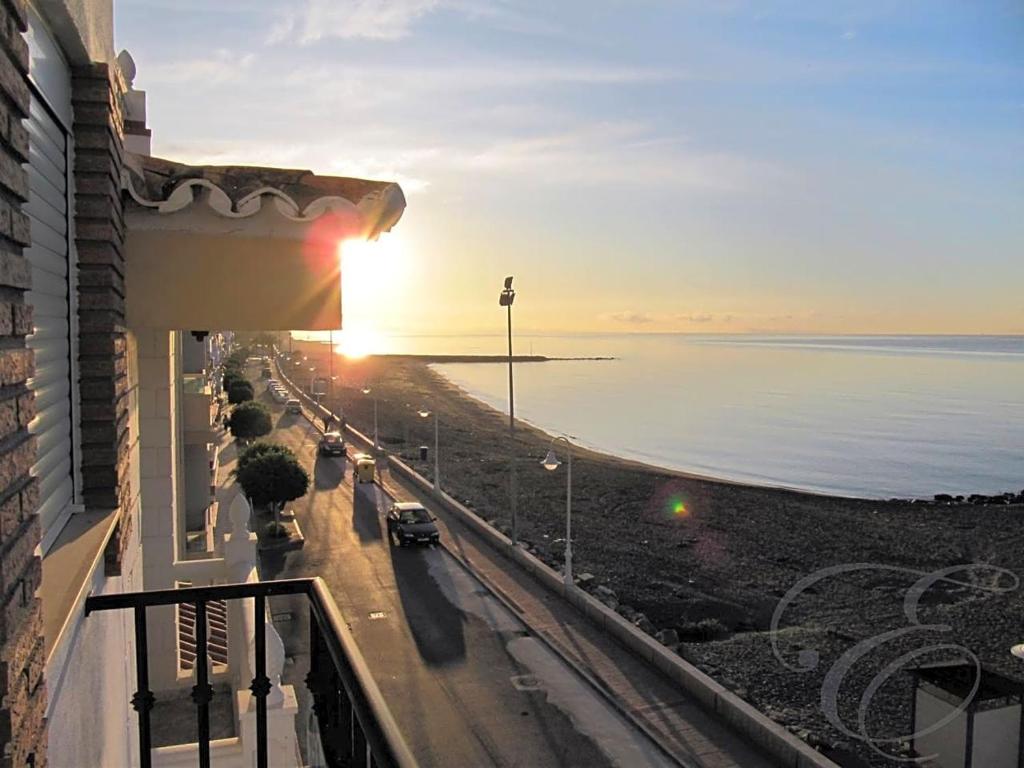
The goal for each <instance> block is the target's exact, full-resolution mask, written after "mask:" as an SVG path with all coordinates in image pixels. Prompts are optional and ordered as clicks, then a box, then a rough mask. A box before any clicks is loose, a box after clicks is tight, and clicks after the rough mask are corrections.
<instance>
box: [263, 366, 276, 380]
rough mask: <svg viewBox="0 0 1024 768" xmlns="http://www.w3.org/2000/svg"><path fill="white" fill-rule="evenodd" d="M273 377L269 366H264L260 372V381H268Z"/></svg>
mask: <svg viewBox="0 0 1024 768" xmlns="http://www.w3.org/2000/svg"><path fill="white" fill-rule="evenodd" d="M273 375H274V372H273V371H272V370H271V369H270V366H269V365H264V366H263V368H262V369H261V370H260V378H261V379H269V378H270V377H271V376H273Z"/></svg>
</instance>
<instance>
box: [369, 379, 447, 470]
mask: <svg viewBox="0 0 1024 768" xmlns="http://www.w3.org/2000/svg"><path fill="white" fill-rule="evenodd" d="M371 393H372V394H373V452H374V454H376V453H377V451H379V450H380V442H379V441H378V440H377V395H376V393H374V392H373V390H372V389H371V388H370V387H363V394H364V395H369V394H371ZM434 452H435V453H437V446H435V447H434Z"/></svg>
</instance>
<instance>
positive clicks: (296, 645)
mask: <svg viewBox="0 0 1024 768" xmlns="http://www.w3.org/2000/svg"><path fill="white" fill-rule="evenodd" d="M259 389H260V386H259V385H257V390H258V391H259ZM260 399H262V400H264V402H268V404H269V400H267V399H266V396H265V395H263V396H262V397H261V398H260ZM271 406H272V408H273V410H274V415H275V423H276V427H275V430H274V433H273V434H272V435H271V438H272V439H274V440H275V441H277V442H281V443H283V444H285V445H288V446H289V447H290V448H292V449H293V450H294V451H295V452H296V453H297V454H298V456H299V458H300V460H301V461H302V462H303V464H304V465H305V466H306V467H307V468H308V469H309V470H310V475H311V477H312V480H313V482H312V484H311V488H310V492H309V494H308V495H307V496H306V497H304V498H303V499H300V500H299V501H297V502H295V503H294V504H293V505H290V507H289V508H291V509H293V510H294V512H295V516H296V519H297V521H298V523H299V526H300V527H301V529H302V532H303V534H304V535H305V538H306V541H305V546H304V547H303V548H302V549H301V550H292V551H289V552H284V553H280V552H279V553H269V552H268V553H264V554H263V555H262V556H261V568H260V570H261V578H264V579H277V578H291V577H300V576H320V577H322V578H323V579H324V580H325V581H326V583H327V585H328V587H329V588H330V590H331V593H332V594H333V596H334V599H335V600H336V601H337V603H338V607H339V608H340V609H341V612H342V615H343V616H344V617H345V619H346V621H347V623H348V624H349V626H350V627H351V629H352V632H353V634H354V636H355V638H356V641H357V643H358V644H359V647H360V649H361V651H362V653H363V654H364V656H365V657H366V661H367V663H368V664H369V667H370V669H371V671H372V673H373V675H374V678H375V679H376V681H377V684H378V686H379V687H380V690H381V692H382V693H383V695H384V698H385V699H386V700H387V702H388V705H389V706H390V708H391V710H392V712H393V714H394V716H395V719H396V721H397V722H398V725H399V726H400V728H401V729H402V731H403V733H404V734H405V737H406V739H407V741H408V743H409V746H410V748H411V749H412V751H413V753H414V754H415V755H416V757H417V758H418V759H419V761H420V764H421V765H422V766H424V768H428V767H429V766H449V767H453V766H489V765H493V766H588V767H590V766H612V765H616V766H630V768H632V766H662V765H675V763H674V762H671V761H670V760H669V759H668V758H666V757H664V756H663V753H662V752H661V751H659V750H658V748H657V747H656V746H655V745H654V744H653V743H652V742H651V741H650V740H649V739H648V738H647V737H646V736H644V735H643V734H642V733H641V732H640V731H638V730H637V729H636V728H635V727H633V726H632V725H631V724H629V723H628V722H627V721H626V720H625V719H623V718H622V717H621V716H620V715H619V714H618V712H617V711H616V710H615V709H614V708H613V707H611V706H610V705H609V704H608V702H607V701H606V700H605V699H604V698H603V697H602V696H601V695H600V694H599V693H598V692H597V691H595V690H593V689H592V688H590V687H589V686H588V685H587V684H586V683H585V682H584V681H583V680H581V679H580V678H579V677H578V676H577V675H576V674H575V673H574V672H573V671H572V670H571V668H570V667H568V666H567V665H566V664H565V663H564V662H563V661H562V659H561V658H560V657H559V656H557V655H556V654H554V653H553V652H552V651H551V650H550V649H549V648H548V646H547V645H545V644H544V643H543V642H541V641H540V640H538V639H536V638H535V637H533V636H531V633H530V631H529V629H528V628H527V627H526V626H525V625H524V624H523V623H522V622H521V621H520V620H519V619H518V618H517V616H516V615H515V614H514V613H513V612H512V611H511V610H509V609H507V608H506V607H505V606H504V604H502V603H501V602H499V601H498V600H497V599H495V598H494V597H493V595H491V593H490V592H489V591H488V590H487V589H486V588H485V587H484V586H483V585H482V584H481V583H480V582H479V581H478V580H477V579H476V578H475V577H474V576H473V575H472V574H471V573H469V572H468V571H467V570H466V569H465V567H464V566H462V565H461V564H460V563H459V562H458V561H456V560H455V559H454V558H452V557H451V556H450V555H448V554H447V553H446V552H445V551H444V550H443V549H442V548H409V549H404V548H399V547H397V546H393V545H392V544H391V543H390V541H389V540H388V538H387V535H386V529H385V527H384V523H383V511H384V509H385V508H386V504H387V503H388V502H389V499H388V498H387V497H386V495H385V494H384V493H383V491H382V490H381V489H380V488H379V487H377V486H376V485H373V486H370V485H361V486H359V487H358V488H357V489H353V485H352V472H351V466H350V465H349V464H348V463H347V462H346V461H345V460H344V459H342V458H340V457H337V458H324V457H318V456H317V455H316V441H317V438H318V436H319V435H318V433H317V432H316V430H315V429H314V428H313V427H312V426H311V425H310V424H309V423H308V422H307V421H306V420H305V419H304V418H303V417H301V416H293V415H287V414H284V413H282V411H281V408H280V407H278V406H274V405H273V404H271ZM271 611H272V613H273V614H274V616H275V625H276V626H277V628H278V631H279V632H280V633H281V635H282V639H283V640H284V643H285V648H286V651H287V654H288V656H289V658H291V659H293V660H294V662H293V663H291V664H289V665H288V666H287V667H286V682H290V683H292V684H294V685H295V686H296V690H297V691H299V692H300V694H304V690H305V689H304V684H303V678H304V676H305V673H306V670H307V668H308V659H307V657H306V655H305V646H306V641H307V638H308V636H309V634H308V614H307V612H306V610H305V609H304V608H303V604H302V601H301V599H300V598H295V599H276V598H275V600H274V602H273V603H272V605H271ZM304 698H305V697H303V699H304ZM303 705H304V706H306V705H307V702H305V701H303Z"/></svg>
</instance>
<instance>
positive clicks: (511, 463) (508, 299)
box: [498, 275, 519, 546]
mask: <svg viewBox="0 0 1024 768" xmlns="http://www.w3.org/2000/svg"><path fill="white" fill-rule="evenodd" d="M515 300H516V292H515V291H514V290H513V289H512V275H509V276H508V277H506V278H505V287H504V289H502V291H501V294H500V295H499V296H498V306H500V307H507V308H508V456H509V459H508V471H509V478H508V481H509V482H508V493H509V512H510V514H511V517H512V545H513V546H515V545H516V544H517V543H519V517H518V515H517V514H516V496H518V495H519V494H518V489H517V485H518V484H517V482H516V445H515V443H516V398H515V391H514V389H513V384H512V302H513V301H515Z"/></svg>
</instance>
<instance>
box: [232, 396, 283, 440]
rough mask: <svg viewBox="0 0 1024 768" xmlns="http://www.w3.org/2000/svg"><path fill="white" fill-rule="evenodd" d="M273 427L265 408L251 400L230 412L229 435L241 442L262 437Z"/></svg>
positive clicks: (268, 411)
mask: <svg viewBox="0 0 1024 768" xmlns="http://www.w3.org/2000/svg"><path fill="white" fill-rule="evenodd" d="M273 427H274V424H273V422H272V421H271V418H270V410H269V409H268V408H267V406H265V405H264V404H263V403H257V402H253V401H252V400H250V401H248V402H245V403H242V404H241V405H239V406H237V407H236V408H235V409H234V410H233V411H232V412H231V419H230V420H229V421H228V429H230V430H231V434H232V435H234V436H235V437H236V438H240V439H242V440H251V439H253V438H255V437H263V435H265V434H267V433H269V432H270V430H271V429H273Z"/></svg>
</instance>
